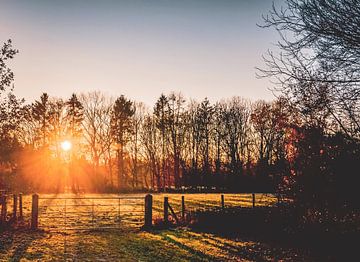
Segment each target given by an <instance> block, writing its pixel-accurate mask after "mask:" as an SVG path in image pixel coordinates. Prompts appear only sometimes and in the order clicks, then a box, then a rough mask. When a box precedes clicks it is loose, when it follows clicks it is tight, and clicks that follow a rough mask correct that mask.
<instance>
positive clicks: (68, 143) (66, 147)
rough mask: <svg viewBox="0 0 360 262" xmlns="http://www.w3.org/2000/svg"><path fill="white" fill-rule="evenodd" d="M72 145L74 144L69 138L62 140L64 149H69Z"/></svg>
mask: <svg viewBox="0 0 360 262" xmlns="http://www.w3.org/2000/svg"><path fill="white" fill-rule="evenodd" d="M71 147H72V144H71V142H70V141H69V140H64V141H62V142H61V149H62V150H64V151H69V150H70V149H71Z"/></svg>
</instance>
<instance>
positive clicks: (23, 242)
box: [0, 194, 306, 261]
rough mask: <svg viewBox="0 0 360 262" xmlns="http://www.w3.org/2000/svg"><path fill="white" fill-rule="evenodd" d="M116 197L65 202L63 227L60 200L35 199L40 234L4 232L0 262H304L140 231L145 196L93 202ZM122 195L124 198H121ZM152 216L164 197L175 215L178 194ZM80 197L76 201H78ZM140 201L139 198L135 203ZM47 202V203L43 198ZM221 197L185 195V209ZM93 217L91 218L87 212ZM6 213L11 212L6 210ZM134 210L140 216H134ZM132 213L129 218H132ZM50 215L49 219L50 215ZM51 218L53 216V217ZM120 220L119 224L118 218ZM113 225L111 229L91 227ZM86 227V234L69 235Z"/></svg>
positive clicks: (247, 201) (195, 236)
mask: <svg viewBox="0 0 360 262" xmlns="http://www.w3.org/2000/svg"><path fill="white" fill-rule="evenodd" d="M114 196H118V195H109V194H106V195H105V194H102V195H94V194H85V195H81V197H86V198H95V199H80V200H79V199H72V200H69V199H67V200H66V201H67V203H66V211H67V215H66V219H67V220H66V223H67V226H66V228H65V227H64V225H63V224H64V222H65V220H64V217H63V216H58V215H59V213H61V212H64V208H65V207H64V201H65V200H64V199H63V198H64V197H73V195H64V194H61V195H56V199H48V198H50V197H54V195H40V202H39V204H40V210H41V212H40V216H39V219H40V224H39V225H40V229H42V230H39V231H37V232H33V231H30V230H28V229H21V230H12V231H5V232H3V233H2V234H1V236H0V261H274V260H285V261H286V260H289V261H291V260H294V259H295V258H296V259H297V260H306V257H304V256H303V255H302V254H301V253H299V252H298V251H296V250H292V249H290V248H285V249H284V248H281V247H278V246H276V245H269V244H266V243H259V242H256V241H251V240H249V239H242V238H227V237H222V236H217V235H214V234H209V233H199V232H193V231H191V230H190V229H188V228H177V229H168V230H162V231H149V232H145V231H141V230H140V229H139V226H140V225H141V224H142V223H143V220H142V219H143V213H142V212H143V203H144V201H143V196H144V194H141V195H139V194H137V195H126V196H128V197H132V198H131V199H122V200H121V201H122V202H121V203H120V216H119V210H118V204H119V202H118V201H119V200H118V199H117V200H116V199H115V200H114V199H98V198H99V197H108V198H109V197H114ZM122 196H125V195H122ZM153 196H154V217H155V218H156V217H158V216H160V217H161V216H162V206H163V199H164V196H168V197H169V203H170V205H172V207H173V209H174V210H175V212H179V211H180V205H181V194H154V195H153ZM78 197H80V196H78ZM139 197H141V198H139ZM256 197H257V205H271V204H274V203H275V201H276V200H275V198H274V197H272V196H266V195H262V196H260V195H257V196H256ZM42 198H47V199H42ZM220 199H221V198H220V194H185V205H186V209H187V210H196V209H205V208H206V209H208V208H218V207H220V203H221V201H220ZM23 202H24V215H25V221H27V220H28V219H29V216H30V210H31V196H24V201H23ZM251 205H252V199H251V195H246V194H245V195H235V194H226V195H225V206H229V207H230V206H251ZM93 209H95V210H94V211H95V212H94V214H95V215H94V216H95V217H92V210H93ZM10 211H11V208H10ZM137 211H139V212H138V213H137ZM132 212H134V214H132ZM50 214H51V215H50ZM53 214H55V215H53ZM119 218H120V219H119ZM94 225H95V226H96V228H98V227H101V226H104V225H112V227H113V228H112V229H106V230H104V229H103V230H98V229H97V230H93V229H92V228H93V227H94ZM80 226H85V227H87V228H88V230H72V227H73V228H77V227H80Z"/></svg>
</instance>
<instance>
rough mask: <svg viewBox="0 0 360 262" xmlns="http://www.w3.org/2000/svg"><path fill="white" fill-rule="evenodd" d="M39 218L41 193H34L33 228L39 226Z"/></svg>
mask: <svg viewBox="0 0 360 262" xmlns="http://www.w3.org/2000/svg"><path fill="white" fill-rule="evenodd" d="M38 218H39V195H37V194H34V195H33V196H32V206H31V229H37V228H38Z"/></svg>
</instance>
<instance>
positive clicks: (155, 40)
mask: <svg viewBox="0 0 360 262" xmlns="http://www.w3.org/2000/svg"><path fill="white" fill-rule="evenodd" d="M279 1H280V0H279ZM279 1H275V3H276V4H278V3H279ZM271 6H272V1H271V0H219V1H215V0H177V1H176V0H173V1H172V0H158V1H153V0H122V1H121V0H117V1H115V0H113V1H110V0H104V1H94V0H83V1H80V0H73V1H70V0H63V1H55V0H54V1H45V0H32V1H31V0H23V1H17V0H9V1H8V0H1V6H0V42H5V41H6V40H7V39H9V38H11V39H12V40H13V44H14V46H15V47H16V48H17V49H19V51H20V52H19V54H18V55H16V58H15V59H14V60H13V61H11V63H10V64H9V65H10V67H11V68H12V69H13V71H14V73H15V82H14V83H15V94H17V95H18V96H20V97H24V98H25V99H26V100H27V101H30V102H31V101H33V100H34V99H37V98H38V97H40V95H41V93H43V92H47V93H48V94H49V95H50V96H55V97H61V98H65V99H66V98H68V97H70V95H71V94H72V93H74V92H75V93H81V92H87V91H95V90H100V91H103V92H104V93H105V94H107V95H111V96H114V97H117V96H119V95H121V94H124V95H125V96H127V97H128V98H130V99H133V100H137V101H142V102H144V103H145V104H147V105H153V104H154V102H155V101H156V100H157V98H158V97H159V96H160V94H161V93H165V94H168V93H170V92H172V91H175V92H181V93H182V94H183V95H184V96H185V97H186V98H193V99H196V100H202V99H204V98H205V97H208V98H209V99H210V101H213V102H215V101H217V100H220V99H222V98H230V97H232V96H241V97H244V98H248V99H251V100H257V99H265V100H271V99H273V97H274V96H273V94H272V92H271V91H270V90H269V88H271V87H272V86H273V85H272V84H271V82H270V80H269V79H258V78H256V69H255V67H257V66H259V67H262V66H264V62H263V61H262V58H261V56H262V55H263V54H265V53H266V51H267V49H269V48H270V49H271V48H273V47H274V43H276V42H277V40H278V36H277V34H276V32H274V31H273V30H268V29H262V28H259V27H258V26H257V25H256V24H257V23H261V22H262V18H261V16H262V15H263V14H266V13H267V12H268V11H269V10H270V9H271Z"/></svg>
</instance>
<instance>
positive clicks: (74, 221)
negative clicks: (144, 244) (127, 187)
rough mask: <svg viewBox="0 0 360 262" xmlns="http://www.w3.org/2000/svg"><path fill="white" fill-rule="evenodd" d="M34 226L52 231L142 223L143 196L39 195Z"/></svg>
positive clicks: (109, 227)
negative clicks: (36, 218)
mask: <svg viewBox="0 0 360 262" xmlns="http://www.w3.org/2000/svg"><path fill="white" fill-rule="evenodd" d="M38 210H39V211H38V212H39V213H38V227H39V228H40V229H45V230H52V231H64V230H65V231H66V230H92V229H94V230H95V229H114V228H121V227H125V226H126V227H140V226H141V225H143V224H144V197H141V196H120V197H56V196H54V197H39V209H38Z"/></svg>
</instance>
